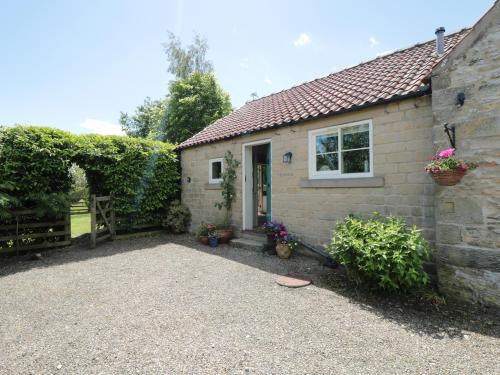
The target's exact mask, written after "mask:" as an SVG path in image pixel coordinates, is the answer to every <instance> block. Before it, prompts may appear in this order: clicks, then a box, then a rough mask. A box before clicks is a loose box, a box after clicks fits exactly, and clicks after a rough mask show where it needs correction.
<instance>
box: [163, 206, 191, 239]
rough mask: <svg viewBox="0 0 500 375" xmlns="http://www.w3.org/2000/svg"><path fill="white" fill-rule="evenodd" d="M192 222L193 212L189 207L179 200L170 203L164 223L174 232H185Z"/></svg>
mask: <svg viewBox="0 0 500 375" xmlns="http://www.w3.org/2000/svg"><path fill="white" fill-rule="evenodd" d="M190 224H191V212H190V211H189V208H188V207H187V206H185V205H183V204H181V202H179V201H178V200H175V201H173V202H172V204H171V205H170V210H169V211H168V215H167V218H166V220H165V223H164V225H165V226H166V227H167V228H169V229H170V230H171V231H172V232H174V233H185V232H187V231H188V230H189V225H190Z"/></svg>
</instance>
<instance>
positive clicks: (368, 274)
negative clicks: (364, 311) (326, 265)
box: [326, 215, 429, 291]
mask: <svg viewBox="0 0 500 375" xmlns="http://www.w3.org/2000/svg"><path fill="white" fill-rule="evenodd" d="M326 250H327V252H329V253H330V254H331V255H332V256H333V257H334V258H335V259H336V260H337V261H338V262H339V263H340V264H342V265H344V266H345V267H346V269H347V271H348V273H349V275H350V276H352V277H353V278H354V279H355V280H356V281H357V282H362V283H367V284H372V285H373V284H375V285H377V286H378V287H379V288H382V289H386V290H390V291H395V290H408V289H411V288H416V287H420V286H423V285H425V284H427V282H428V280H429V277H428V275H427V274H426V273H425V272H424V270H423V266H422V261H423V260H426V259H428V256H429V247H428V245H427V243H426V242H425V240H424V239H423V238H422V235H421V234H420V232H419V231H418V230H417V228H416V227H415V226H413V227H412V228H408V227H407V226H406V223H405V221H404V220H403V219H402V218H397V217H392V216H390V217H388V218H385V219H380V218H379V216H378V215H375V216H374V217H373V218H370V219H368V220H363V219H361V218H358V217H354V216H348V217H347V218H345V219H344V220H343V221H341V222H338V223H337V224H336V226H335V231H334V236H333V239H332V241H331V243H330V244H329V245H328V246H326Z"/></svg>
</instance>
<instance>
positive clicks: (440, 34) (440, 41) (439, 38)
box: [436, 26, 445, 55]
mask: <svg viewBox="0 0 500 375" xmlns="http://www.w3.org/2000/svg"><path fill="white" fill-rule="evenodd" d="M444 32H445V30H444V27H443V26H441V27H438V28H437V29H436V53H437V54H438V55H442V54H443V53H444Z"/></svg>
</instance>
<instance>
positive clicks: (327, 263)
mask: <svg viewBox="0 0 500 375" xmlns="http://www.w3.org/2000/svg"><path fill="white" fill-rule="evenodd" d="M300 243H301V244H302V246H304V247H305V248H306V249H308V250H309V251H311V252H313V253H315V254H316V255H319V256H320V257H322V258H323V259H324V260H325V263H324V265H325V266H327V267H330V268H337V267H338V266H339V264H338V263H337V261H336V260H335V259H333V258H332V257H331V255H330V254H328V253H327V252H325V251H323V250H321V249H318V248H315V247H313V246H311V245H308V244H306V243H304V242H302V241H301V242H300Z"/></svg>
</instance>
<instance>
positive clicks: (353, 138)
mask: <svg viewBox="0 0 500 375" xmlns="http://www.w3.org/2000/svg"><path fill="white" fill-rule="evenodd" d="M365 147H370V129H369V126H368V124H363V125H357V126H351V127H347V128H344V129H342V150H352V149H357V148H365Z"/></svg>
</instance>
